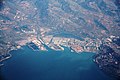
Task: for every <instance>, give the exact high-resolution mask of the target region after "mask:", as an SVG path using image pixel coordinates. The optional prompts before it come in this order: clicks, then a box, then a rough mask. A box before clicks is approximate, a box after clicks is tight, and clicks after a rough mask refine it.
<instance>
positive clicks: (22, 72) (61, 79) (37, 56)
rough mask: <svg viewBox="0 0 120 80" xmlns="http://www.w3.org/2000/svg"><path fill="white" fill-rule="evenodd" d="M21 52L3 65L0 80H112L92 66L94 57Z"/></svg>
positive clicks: (47, 52)
mask: <svg viewBox="0 0 120 80" xmlns="http://www.w3.org/2000/svg"><path fill="white" fill-rule="evenodd" d="M23 49H24V50H16V51H12V52H11V54H12V55H13V56H12V58H11V59H9V60H7V61H5V62H4V64H5V65H4V66H3V67H1V78H2V80H113V79H111V78H110V77H108V76H107V75H105V74H104V73H103V72H101V70H100V69H99V68H98V67H97V66H96V64H95V63H94V62H93V59H92V57H93V56H94V53H81V54H77V53H73V52H70V51H69V50H65V51H49V50H48V51H45V52H44V51H41V52H40V51H33V50H32V49H30V48H29V47H28V46H24V47H23Z"/></svg>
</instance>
